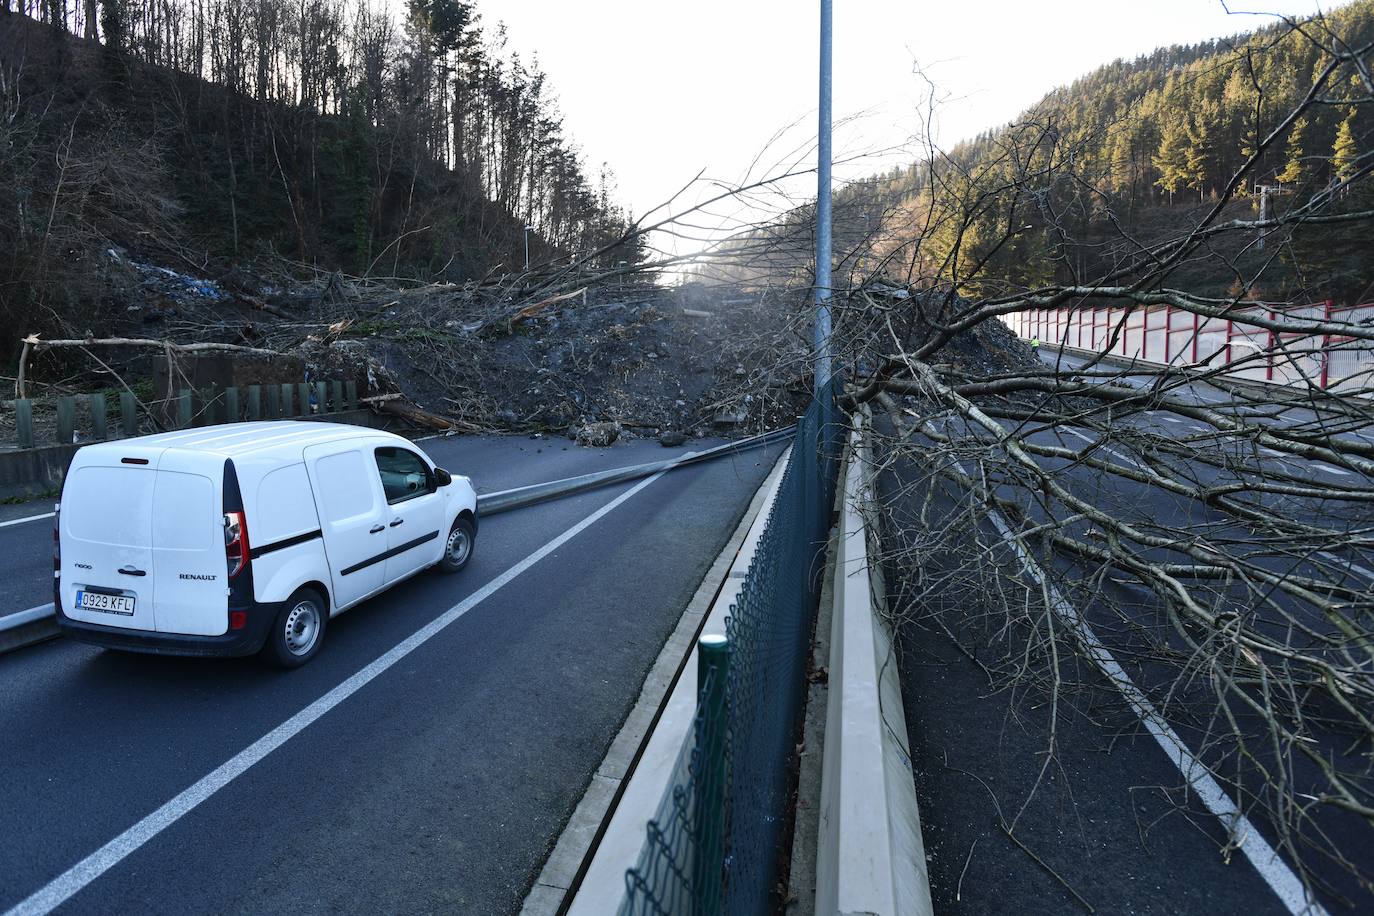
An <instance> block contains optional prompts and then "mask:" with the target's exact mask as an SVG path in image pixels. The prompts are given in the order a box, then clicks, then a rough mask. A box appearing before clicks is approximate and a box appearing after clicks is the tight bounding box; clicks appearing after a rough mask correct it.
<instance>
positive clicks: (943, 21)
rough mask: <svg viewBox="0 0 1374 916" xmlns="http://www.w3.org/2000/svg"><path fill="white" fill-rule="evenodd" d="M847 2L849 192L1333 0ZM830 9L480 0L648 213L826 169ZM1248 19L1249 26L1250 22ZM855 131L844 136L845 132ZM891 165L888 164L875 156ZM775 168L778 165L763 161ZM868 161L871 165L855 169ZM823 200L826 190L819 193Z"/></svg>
mask: <svg viewBox="0 0 1374 916" xmlns="http://www.w3.org/2000/svg"><path fill="white" fill-rule="evenodd" d="M1228 5H1229V7H1230V10H1231V12H1230V13H1228V11H1227V8H1226V7H1225V6H1223V4H1222V3H1221V2H1219V0H1052V2H1039V3H1035V2H1025V0H1022V2H1005V0H958V2H940V3H932V2H920V0H835V2H834V36H835V38H834V61H835V63H834V69H835V77H834V109H835V118H836V122H837V128H836V135H835V150H836V158H837V162H838V161H839V160H841V159H846V158H848V161H845V162H843V163H842V164H837V166H836V177H837V179H846V178H850V179H852V178H859V177H863V176H865V175H869V174H873V173H875V172H877V171H879V170H881V169H882V168H883V167H885V166H886V167H890V166H891V165H894V164H896V163H897V162H909V161H912V160H913V159H915V158H917V157H916V156H915V155H913V152H912V151H913V150H914V149H915V148H916V147H915V145H914V144H913V142H912V141H913V138H917V137H920V136H923V135H924V134H925V127H926V125H925V123H924V119H923V117H922V116H921V112H922V111H923V110H924V109H926V108H927V107H928V105H927V102H928V101H929V99H930V98H931V94H932V87H933V93H934V96H935V98H936V99H937V100H938V105H937V106H936V108H935V115H934V119H933V121H931V122H930V128H931V129H930V135H931V136H932V137H933V138H934V139H935V140H936V141H937V142H938V143H939V144H940V145H942V146H943V147H945V148H949V147H951V146H953V145H954V144H955V143H957V142H958V141H959V140H961V139H965V138H968V137H971V136H973V135H975V134H977V133H978V132H980V131H982V130H986V129H988V128H991V127H995V126H997V125H999V124H1003V123H1006V122H1007V121H1009V120H1011V119H1012V118H1014V117H1015V116H1016V115H1017V114H1018V113H1019V112H1021V111H1023V110H1024V109H1026V108H1027V107H1029V106H1030V105H1031V104H1032V103H1034V102H1035V101H1036V100H1037V99H1039V98H1040V97H1041V96H1043V95H1044V94H1045V93H1047V92H1049V91H1050V90H1052V89H1054V88H1055V87H1057V86H1061V85H1064V84H1067V83H1069V82H1071V81H1072V80H1073V79H1074V78H1075V77H1077V76H1080V75H1082V74H1084V73H1086V72H1088V71H1090V70H1092V69H1094V68H1095V67H1097V66H1099V65H1101V64H1105V63H1108V62H1110V61H1112V60H1114V59H1116V58H1118V57H1125V58H1130V57H1134V56H1136V55H1139V54H1142V53H1146V52H1148V51H1151V50H1153V49H1154V48H1156V47H1158V46H1161V45H1169V44H1189V43H1193V42H1197V41H1202V40H1205V39H1209V38H1215V37H1221V36H1227V35H1233V34H1236V33H1239V32H1243V31H1248V30H1251V29H1254V28H1258V27H1260V26H1262V25H1265V24H1267V23H1269V22H1271V21H1273V20H1272V16H1268V15H1262V13H1271V14H1272V13H1285V14H1308V13H1312V12H1315V11H1317V9H1318V7H1319V6H1320V7H1322V8H1327V9H1329V8H1330V7H1332V6H1333V5H1335V4H1332V3H1327V2H1321V3H1318V2H1317V0H1296V2H1295V0H1232V2H1230V3H1229V4H1228ZM819 8H820V4H819V2H818V0H692V2H670V0H583V2H567V0H505V2H502V0H478V10H479V11H480V13H481V15H482V20H483V23H484V25H485V26H486V27H487V28H491V27H493V26H495V24H496V23H497V22H504V23H505V24H506V27H507V31H508V34H509V47H510V48H511V49H512V50H515V51H518V52H520V53H521V55H522V57H525V58H528V57H529V56H530V55H531V54H535V53H537V56H538V60H539V64H540V66H541V67H542V68H543V69H544V71H545V72H546V73H548V75H549V82H550V83H551V84H552V86H553V89H554V91H555V94H556V97H557V98H558V101H559V108H560V110H561V111H562V113H563V115H564V123H565V129H566V131H567V133H568V134H570V135H571V136H572V138H573V139H574V141H575V142H576V143H577V145H578V146H579V147H580V148H581V149H582V151H583V153H584V155H585V157H586V160H587V162H588V164H589V166H590V167H591V170H592V172H593V173H595V171H596V169H597V168H598V167H599V164H600V163H601V162H603V161H604V162H607V163H609V164H610V166H611V168H612V169H613V170H614V171H615V173H616V176H617V199H618V200H619V201H620V203H621V204H622V205H624V206H626V207H628V208H630V209H632V210H634V212H635V213H636V214H643V213H644V212H645V211H646V210H648V209H651V208H653V207H654V206H656V205H658V204H661V203H663V202H664V201H665V200H667V199H668V198H669V197H670V196H672V195H673V194H674V193H675V192H676V191H677V190H678V189H679V188H681V187H682V186H683V185H684V184H685V183H687V182H688V181H690V180H691V179H692V178H693V176H695V175H697V174H698V173H699V172H703V171H704V172H705V174H706V176H707V177H714V178H719V179H721V180H724V181H737V182H738V181H742V180H743V179H744V178H745V177H746V176H749V175H753V176H760V175H761V173H762V172H764V171H767V170H769V169H774V168H777V167H779V166H784V165H789V164H791V163H793V162H799V163H804V164H805V166H806V167H811V166H812V165H814V161H815V160H814V147H813V146H812V144H813V143H814V140H813V137H814V132H815V126H814V121H815V116H816V105H817V101H816V100H817V94H816V93H817V90H816V78H817V77H816V74H817V43H818V36H819ZM1241 11H1243V12H1241ZM841 122H843V123H841ZM874 151H886V152H885V153H883V154H879V155H873V154H872V153H874ZM761 153H762V154H763V155H762V156H760V154H761ZM856 156H857V157H859V158H854V157H856ZM812 193H814V189H813V190H812Z"/></svg>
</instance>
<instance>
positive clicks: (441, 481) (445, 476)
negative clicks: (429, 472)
mask: <svg viewBox="0 0 1374 916" xmlns="http://www.w3.org/2000/svg"><path fill="white" fill-rule="evenodd" d="M451 483H453V475H452V474H450V473H449V472H448V471H445V470H444V469H443V468H435V469H434V486H435V489H438V488H439V487H446V486H448V485H449V484H451Z"/></svg>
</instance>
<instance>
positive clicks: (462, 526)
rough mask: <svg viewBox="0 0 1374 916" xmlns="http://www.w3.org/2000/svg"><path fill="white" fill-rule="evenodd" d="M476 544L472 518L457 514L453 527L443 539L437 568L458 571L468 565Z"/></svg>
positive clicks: (449, 571)
mask: <svg viewBox="0 0 1374 916" xmlns="http://www.w3.org/2000/svg"><path fill="white" fill-rule="evenodd" d="M476 546H477V531H476V529H474V528H473V525H472V519H470V518H468V517H467V516H466V515H460V516H458V517H457V518H455V519H454V520H453V527H452V528H450V529H449V530H448V537H447V538H446V539H445V540H444V556H443V558H442V559H440V560H439V570H440V571H441V572H446V573H456V572H458V571H459V570H461V569H462V568H463V567H464V566H467V565H468V560H471V559H472V551H473V549H474V548H475V547H476Z"/></svg>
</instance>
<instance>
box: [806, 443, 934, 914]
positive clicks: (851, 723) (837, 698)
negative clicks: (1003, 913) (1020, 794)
mask: <svg viewBox="0 0 1374 916" xmlns="http://www.w3.org/2000/svg"><path fill="white" fill-rule="evenodd" d="M867 428H868V425H867V422H866V418H864V420H862V421H860V423H859V425H858V428H856V429H855V431H854V433H853V434H852V436H851V439H850V451H849V461H848V464H847V468H846V473H845V476H844V493H845V497H844V508H843V510H842V512H841V516H840V530H839V533H838V545H837V550H836V557H835V573H834V599H833V601H834V604H833V610H832V614H831V621H830V624H831V628H830V673H829V684H830V687H829V698H828V703H827V709H826V723H825V743H824V749H823V751H822V762H821V810H820V818H819V836H818V838H817V850H816V913H817V914H820V916H839V914H844V916H849V914H865V916H898V914H902V916H906V914H912V916H928V914H930V913H932V912H933V911H932V906H931V900H930V882H929V876H928V872H927V867H926V857H925V846H924V843H923V842H922V839H921V819H920V811H919V809H918V807H917V804H916V785H915V781H914V779H913V777H912V770H911V754H910V750H909V747H908V745H907V734H906V717H905V715H904V714H903V711H902V691H901V683H900V680H899V674H898V670H897V658H896V654H895V651H894V647H893V640H892V633H891V630H890V628H889V627H888V624H887V622H886V620H885V619H884V617H883V612H884V610H885V597H886V596H885V591H884V588H883V582H882V574H881V570H880V569H879V568H878V567H877V566H876V564H870V553H869V546H870V543H873V541H872V540H871V537H872V534H873V532H871V531H870V524H869V520H868V515H867V513H868V512H869V511H870V509H869V507H870V505H871V502H872V493H873V479H872V478H873V463H872V460H871V455H870V452H869V446H868V442H867V439H866V433H867Z"/></svg>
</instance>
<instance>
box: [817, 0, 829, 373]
mask: <svg viewBox="0 0 1374 916" xmlns="http://www.w3.org/2000/svg"><path fill="white" fill-rule="evenodd" d="M830 5H831V0H821V80H820V83H821V85H820V119H819V124H817V128H816V287H815V298H816V332H815V350H816V368H815V379H814V382H815V390H816V394H818V395H819V394H820V392H821V389H822V388H823V387H825V383H826V382H828V381H829V380H830V369H831V366H830V293H831V289H830V282H831V281H830V246H831V241H830V71H831V58H830V44H831V41H830V39H831V28H830V19H831V15H830Z"/></svg>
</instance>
